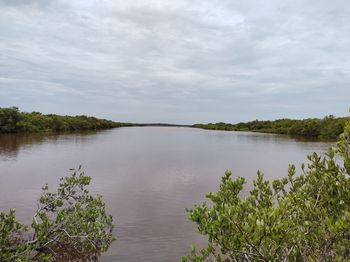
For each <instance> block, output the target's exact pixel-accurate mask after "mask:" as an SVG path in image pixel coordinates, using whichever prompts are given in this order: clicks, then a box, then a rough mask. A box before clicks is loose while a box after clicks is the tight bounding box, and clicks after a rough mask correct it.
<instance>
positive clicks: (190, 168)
mask: <svg viewBox="0 0 350 262" xmlns="http://www.w3.org/2000/svg"><path fill="white" fill-rule="evenodd" d="M329 145H330V143H324V142H310V141H297V140H294V139H291V138H288V137H287V136H279V135H273V134H259V133H247V132H225V131H211V130H201V129H191V128H172V127H166V128H165V127H129V128H119V129H113V130H107V131H103V132H97V133H78V134H63V135H52V134H51V135H44V134H35V135H6V136H0V210H8V209H9V208H11V207H14V208H16V209H17V215H18V217H19V218H20V219H21V220H22V221H24V222H26V223H30V222H31V217H32V214H33V211H34V210H35V207H36V200H37V197H38V196H39V195H40V188H41V187H42V185H43V184H44V183H46V182H48V183H49V186H50V188H54V187H55V186H56V185H57V182H58V179H59V178H60V177H62V176H65V175H67V174H68V170H69V168H72V167H77V166H78V165H80V164H81V165H82V166H83V168H84V169H85V171H86V173H87V175H90V176H91V177H92V185H91V186H92V187H91V190H90V191H91V192H94V193H99V194H102V195H103V196H104V199H105V201H106V203H107V206H108V211H109V212H110V213H111V214H112V215H113V217H114V218H115V221H116V224H117V227H116V230H115V233H116V236H117V241H115V242H114V243H113V244H112V246H111V247H110V249H109V251H108V252H107V253H106V254H104V255H103V256H102V257H101V260H102V261H179V259H180V257H181V256H182V255H184V254H187V252H188V251H189V249H190V246H191V244H193V243H195V244H201V243H203V238H202V237H201V236H199V235H198V234H197V233H196V225H195V224H193V223H192V222H190V221H189V220H188V218H187V214H186V212H185V208H189V207H192V206H193V205H194V204H195V203H200V202H203V201H204V197H205V194H206V193H207V192H210V191H215V190H217V187H218V184H219V181H220V177H221V176H222V175H223V174H224V172H225V170H226V169H231V170H232V171H233V174H234V176H243V177H245V178H247V180H248V181H252V180H253V179H254V178H255V176H256V171H257V170H258V169H260V170H261V171H263V172H264V174H265V176H266V177H267V178H269V179H274V178H279V177H281V176H285V175H286V174H287V169H288V164H289V163H295V164H296V165H297V166H299V164H300V163H302V162H305V161H306V155H307V154H310V153H311V152H313V151H318V152H324V151H325V150H326V149H327V148H328V146H329ZM248 188H249V186H248Z"/></svg>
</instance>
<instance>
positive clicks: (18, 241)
mask: <svg viewBox="0 0 350 262" xmlns="http://www.w3.org/2000/svg"><path fill="white" fill-rule="evenodd" d="M90 181H91V178H90V177H88V176H86V175H85V174H84V172H83V171H81V168H80V167H79V169H78V170H71V174H70V176H68V177H64V178H61V181H60V184H59V187H58V188H57V190H56V192H49V191H48V186H47V185H46V186H44V187H43V192H42V194H41V196H40V199H39V201H38V208H37V210H36V212H35V214H34V216H33V223H32V224H31V227H28V226H25V225H23V224H21V223H19V222H18V221H16V218H15V211H14V210H11V211H10V212H9V213H8V214H6V213H0V261H51V260H61V259H78V258H79V259H82V260H83V261H87V260H94V259H95V258H96V257H97V256H98V255H99V254H100V253H101V252H104V251H106V250H107V249H108V247H109V245H110V244H111V242H112V241H113V240H114V238H113V235H112V230H113V227H114V226H113V219H112V216H111V215H108V214H107V213H106V205H105V203H104V202H103V200H102V197H101V196H92V195H90V194H89V191H88V190H87V189H86V187H87V186H88V185H89V184H90ZM30 228H31V229H30Z"/></svg>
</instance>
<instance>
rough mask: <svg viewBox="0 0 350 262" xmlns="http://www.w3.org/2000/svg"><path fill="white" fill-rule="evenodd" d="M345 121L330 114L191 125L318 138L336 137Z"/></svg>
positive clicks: (342, 129) (343, 118) (342, 128)
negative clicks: (321, 116)
mask: <svg viewBox="0 0 350 262" xmlns="http://www.w3.org/2000/svg"><path fill="white" fill-rule="evenodd" d="M345 122H346V118H345V117H340V118H336V117H334V116H332V115H330V116H326V117H324V118H323V119H317V118H311V119H303V120H293V119H278V120H274V121H259V120H255V121H251V122H247V123H238V124H227V123H222V122H220V123H216V124H212V123H209V124H195V125H193V127H198V128H204V129H213V130H228V131H253V132H262V133H275V134H288V135H291V136H302V137H312V138H318V139H337V138H338V137H339V135H340V134H341V133H342V132H343V131H344V126H345Z"/></svg>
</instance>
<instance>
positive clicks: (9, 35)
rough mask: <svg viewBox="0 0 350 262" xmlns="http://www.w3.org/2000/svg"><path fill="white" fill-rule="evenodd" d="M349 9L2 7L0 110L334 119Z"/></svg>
mask: <svg viewBox="0 0 350 262" xmlns="http://www.w3.org/2000/svg"><path fill="white" fill-rule="evenodd" d="M349 11H350V5H349V4H348V3H347V1H345V0H344V1H334V2H332V3H330V2H328V1H319V2H318V4H317V5H315V4H314V3H313V2H312V1H269V2H266V3H258V2H257V1H244V2H239V1H225V0H221V1H209V0H202V1H197V0H195V1H182V0H178V1H155V0H152V1H151V0H144V1H141V0H139V1H128V2H126V1H107V0H105V1H95V0H84V1H82V0H81V1H78V0H77V1H68V0H65V1H63V0H62V1H58V0H53V1H49V2H48V1H40V0H31V1H20V0H11V1H4V0H2V1H0V14H1V15H0V105H2V106H9V105H13V103H16V105H17V106H19V107H21V108H23V109H24V110H35V111H44V112H56V113H66V114H78V113H79V114H80V113H84V114H91V115H97V116H102V117H107V118H112V119H116V120H124V121H137V122H148V121H155V122H162V121H164V122H180V123H194V122H199V121H202V122H209V121H217V120H218V121H219V120H220V121H228V122H236V121H242V120H250V119H255V118H265V119H267V118H277V117H313V116H323V115H326V114H338V115H345V114H346V110H347V108H348V106H349V105H348V104H349V100H348V99H346V97H350V96H349V95H350V89H349V88H348V85H349V83H350V79H349V78H350V77H349V75H350V74H349V73H350V65H349V63H348V60H349V58H350V50H349V48H348V47H349V44H350V36H349V34H348V32H349V30H350V17H349V16H348V13H349ZM320 102H322V103H320Z"/></svg>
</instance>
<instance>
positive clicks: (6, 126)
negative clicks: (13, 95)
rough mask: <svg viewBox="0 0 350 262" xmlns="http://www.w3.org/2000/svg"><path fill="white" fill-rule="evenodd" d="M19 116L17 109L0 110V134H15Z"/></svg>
mask: <svg viewBox="0 0 350 262" xmlns="http://www.w3.org/2000/svg"><path fill="white" fill-rule="evenodd" d="M20 118H21V116H20V113H19V111H18V108H17V107H10V108H0V133H13V132H16V125H17V123H18V121H19V120H20Z"/></svg>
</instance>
